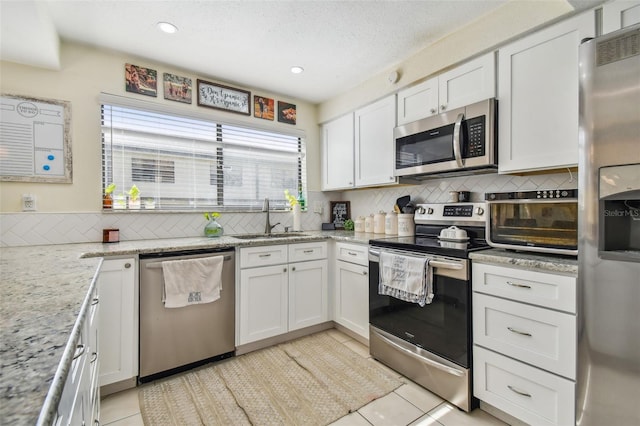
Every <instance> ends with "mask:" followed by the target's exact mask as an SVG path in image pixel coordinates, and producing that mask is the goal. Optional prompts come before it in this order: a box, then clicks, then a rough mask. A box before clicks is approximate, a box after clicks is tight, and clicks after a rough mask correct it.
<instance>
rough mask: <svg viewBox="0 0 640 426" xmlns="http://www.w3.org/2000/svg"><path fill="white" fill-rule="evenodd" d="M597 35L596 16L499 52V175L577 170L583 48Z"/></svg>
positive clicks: (588, 15) (559, 26) (581, 17)
mask: <svg viewBox="0 0 640 426" xmlns="http://www.w3.org/2000/svg"><path fill="white" fill-rule="evenodd" d="M594 33H595V30H594V19H593V12H591V11H590V12H588V13H583V14H581V15H578V16H575V17H573V18H571V19H567V20H565V21H562V22H560V23H558V24H555V25H553V26H550V27H548V28H545V29H543V30H541V31H538V32H535V33H533V34H531V35H529V36H527V37H524V38H522V39H520V40H518V41H516V42H514V43H511V44H509V45H507V46H505V47H503V48H502V49H500V50H499V53H498V55H499V58H498V76H499V79H498V99H499V104H498V105H499V109H500V111H499V116H500V119H499V124H498V152H499V155H498V161H499V165H498V172H499V173H511V172H527V171H535V170H546V169H557V168H564V167H574V166H576V165H577V163H578V48H579V46H580V42H581V40H582V39H583V38H585V37H593V36H594Z"/></svg>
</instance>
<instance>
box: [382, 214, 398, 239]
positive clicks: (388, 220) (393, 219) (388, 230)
mask: <svg viewBox="0 0 640 426" xmlns="http://www.w3.org/2000/svg"><path fill="white" fill-rule="evenodd" d="M384 233H385V234H387V235H397V234H398V215H397V213H396V212H389V213H387V216H385V219H384Z"/></svg>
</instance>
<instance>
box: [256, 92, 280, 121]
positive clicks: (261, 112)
mask: <svg viewBox="0 0 640 426" xmlns="http://www.w3.org/2000/svg"><path fill="white" fill-rule="evenodd" d="M274 115H275V114H274V101H273V99H270V98H265V97H263V96H256V95H254V96H253V116H254V117H257V118H263V119H265V120H273V117H274Z"/></svg>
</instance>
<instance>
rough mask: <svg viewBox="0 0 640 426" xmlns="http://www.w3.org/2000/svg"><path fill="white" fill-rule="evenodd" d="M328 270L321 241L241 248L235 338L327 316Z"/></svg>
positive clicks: (274, 332) (261, 335)
mask: <svg viewBox="0 0 640 426" xmlns="http://www.w3.org/2000/svg"><path fill="white" fill-rule="evenodd" d="M327 273H328V264H327V243H326V242H324V241H320V242H311V243H299V244H290V245H274V246H261V247H247V248H240V279H239V290H238V291H239V293H238V299H237V300H238V301H239V302H238V303H239V306H238V312H239V315H238V323H239V327H238V338H237V340H238V341H237V344H238V345H244V344H247V343H251V342H255V341H258V340H262V339H266V338H269V337H274V336H278V335H280V334H284V333H287V332H289V331H293V330H297V329H300V328H304V327H308V326H312V325H316V324H320V323H322V322H325V321H327V320H328V319H329V315H328V277H327Z"/></svg>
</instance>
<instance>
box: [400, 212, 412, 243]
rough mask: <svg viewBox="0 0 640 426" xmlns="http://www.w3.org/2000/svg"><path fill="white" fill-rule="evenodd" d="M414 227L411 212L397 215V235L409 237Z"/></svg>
mask: <svg viewBox="0 0 640 426" xmlns="http://www.w3.org/2000/svg"><path fill="white" fill-rule="evenodd" d="M415 233H416V228H415V224H414V221H413V214H405V213H403V214H399V215H398V236H399V237H411V236H413V235H415Z"/></svg>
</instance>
